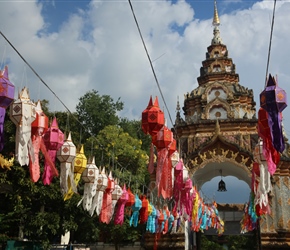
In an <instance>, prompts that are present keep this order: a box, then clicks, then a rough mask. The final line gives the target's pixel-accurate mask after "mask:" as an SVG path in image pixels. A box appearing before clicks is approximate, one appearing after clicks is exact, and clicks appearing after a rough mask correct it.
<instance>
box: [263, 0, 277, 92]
mask: <svg viewBox="0 0 290 250" xmlns="http://www.w3.org/2000/svg"><path fill="white" fill-rule="evenodd" d="M275 9H276V0H274V8H273V16H272V25H271V32H270V42H269V50H268V59H267V67H266V78H265V87H266V85H267V77H268V70H269V64H270V55H271V45H272V37H273V30H274V20H275Z"/></svg>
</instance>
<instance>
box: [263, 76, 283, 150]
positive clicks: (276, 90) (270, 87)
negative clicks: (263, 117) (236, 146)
mask: <svg viewBox="0 0 290 250" xmlns="http://www.w3.org/2000/svg"><path fill="white" fill-rule="evenodd" d="M260 105H261V107H262V108H263V109H265V110H266V111H267V112H268V115H269V116H268V123H269V127H270V131H271V136H272V141H273V146H274V148H275V149H276V150H277V151H278V152H280V153H282V152H283V151H284V149H285V143H284V137H283V132H282V125H281V124H282V114H281V112H282V111H283V110H284V109H285V108H286V107H287V95H286V92H285V90H283V89H281V88H280V87H278V86H277V84H276V81H275V79H274V77H272V76H271V74H269V78H268V82H267V86H266V88H265V89H264V90H263V91H262V93H261V94H260Z"/></svg>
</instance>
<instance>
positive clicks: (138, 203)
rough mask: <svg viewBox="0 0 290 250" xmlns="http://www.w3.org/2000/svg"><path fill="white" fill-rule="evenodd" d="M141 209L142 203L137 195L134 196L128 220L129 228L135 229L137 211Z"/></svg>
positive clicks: (137, 219)
mask: <svg viewBox="0 0 290 250" xmlns="http://www.w3.org/2000/svg"><path fill="white" fill-rule="evenodd" d="M141 208H142V201H141V200H140V199H139V197H138V195H137V194H135V202H134V204H133V206H132V215H131V218H130V226H132V225H133V226H134V227H137V226H138V221H139V211H140V209H141Z"/></svg>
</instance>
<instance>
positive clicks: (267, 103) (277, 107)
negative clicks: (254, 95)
mask: <svg viewBox="0 0 290 250" xmlns="http://www.w3.org/2000/svg"><path fill="white" fill-rule="evenodd" d="M260 105H261V107H262V108H263V109H265V110H266V111H267V112H269V111H270V112H271V111H276V112H282V111H283V110H284V109H285V108H286V107H287V95H286V92H285V90H283V89H281V88H280V87H278V86H277V83H276V81H275V78H274V77H273V76H271V74H269V78H268V81H267V85H266V88H265V89H264V90H263V91H262V93H261V94H260Z"/></svg>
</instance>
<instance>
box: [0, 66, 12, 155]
mask: <svg viewBox="0 0 290 250" xmlns="http://www.w3.org/2000/svg"><path fill="white" fill-rule="evenodd" d="M13 100H14V85H13V84H12V83H11V82H10V81H9V78H8V67H7V66H5V68H4V70H3V71H1V70H0V151H2V149H3V147H4V133H3V130H4V120H5V114H6V108H8V106H9V105H10V104H11V103H12V102H13Z"/></svg>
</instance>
